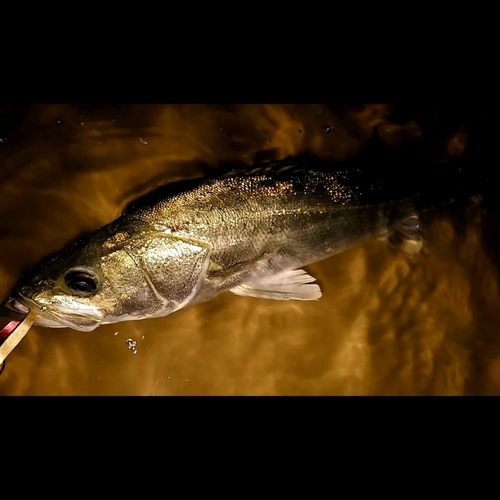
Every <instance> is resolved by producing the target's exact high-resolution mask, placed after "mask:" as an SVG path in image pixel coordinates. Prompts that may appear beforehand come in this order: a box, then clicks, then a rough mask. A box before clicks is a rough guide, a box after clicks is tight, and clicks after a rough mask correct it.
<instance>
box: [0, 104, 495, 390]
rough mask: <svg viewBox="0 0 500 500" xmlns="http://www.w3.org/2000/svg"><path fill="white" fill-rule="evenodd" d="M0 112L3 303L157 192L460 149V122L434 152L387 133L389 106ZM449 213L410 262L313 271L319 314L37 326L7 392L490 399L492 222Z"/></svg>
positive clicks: (282, 308)
mask: <svg viewBox="0 0 500 500" xmlns="http://www.w3.org/2000/svg"><path fill="white" fill-rule="evenodd" d="M2 116H4V118H5V116H9V117H12V116H14V117H15V118H16V119H17V122H16V123H15V124H14V125H12V124H11V126H10V128H8V130H7V129H6V130H5V131H4V130H0V135H1V137H2V138H4V137H5V140H3V141H2V143H1V144H0V162H1V170H0V180H1V185H0V190H1V197H0V233H1V235H2V239H1V245H0V279H1V281H0V284H1V286H0V296H1V298H2V299H3V298H5V297H6V296H7V295H8V293H9V291H10V289H11V287H12V286H13V285H14V284H15V282H16V281H17V278H18V276H19V274H20V273H21V271H23V270H26V269H28V268H31V267H32V266H33V265H34V264H36V262H37V261H38V260H40V259H41V258H42V257H44V256H45V255H47V254H49V253H51V252H54V251H56V250H59V249H60V248H61V247H63V246H64V245H65V244H67V243H68V242H70V241H71V240H73V239H74V238H76V237H78V236H79V235H80V234H82V233H84V232H88V231H92V230H94V229H96V228H97V227H100V226H102V225H103V224H105V223H107V222H109V221H110V220H112V219H114V218H115V217H117V216H118V215H119V213H120V212H121V210H122V209H123V207H124V206H125V204H126V203H128V202H129V201H131V200H132V199H134V198H136V197H137V196H139V195H142V194H144V193H146V192H148V191H150V190H152V189H154V188H155V187H157V186H159V185H161V184H165V183H167V182H171V181H175V180H178V179H183V178H191V177H197V176H200V175H203V174H205V173H207V172H209V171H212V170H214V169H216V168H218V167H219V166H220V165H221V164H232V163H238V164H242V163H243V164H252V163H255V162H258V161H263V160H267V159H273V158H281V157H285V156H288V155H291V154H300V153H314V154H316V155H318V156H321V157H323V158H328V159H332V160H344V159H346V158H348V157H351V156H356V155H358V154H360V152H361V151H362V149H363V147H364V146H366V145H367V144H368V143H369V141H373V139H371V137H372V135H373V132H374V130H375V129H376V130H377V137H378V138H379V141H380V142H381V143H383V144H385V145H386V146H387V148H389V149H392V150H398V149H400V148H404V147H405V145H407V144H409V143H414V144H419V145H420V146H418V147H419V148H420V149H418V150H419V151H424V153H425V154H426V155H428V156H433V155H434V156H436V155H438V156H439V155H441V156H440V159H444V160H447V159H450V158H456V157H460V155H461V154H462V153H463V151H464V147H465V144H466V143H467V140H468V131H467V128H466V127H465V128H464V125H463V124H460V123H457V124H455V125H456V126H454V127H452V126H450V127H449V130H446V126H444V127H443V128H444V129H445V132H446V133H444V132H443V133H442V134H441V135H442V137H440V138H439V137H438V139H439V140H438V139H436V137H437V136H439V134H434V135H433V131H434V130H436V127H437V125H436V126H435V125H433V124H432V123H431V124H430V125H429V123H428V121H427V122H426V121H425V120H421V122H420V123H417V122H416V121H413V120H409V121H408V120H406V121H405V122H403V121H401V122H400V123H396V122H394V121H393V116H394V110H392V111H391V109H390V108H389V107H388V106H382V105H374V106H350V107H349V106H337V107H333V106H330V107H326V106H320V105H307V106H306V105H300V106H284V105H279V106H278V105H245V106H199V105H196V106H186V105H175V106H124V107H117V106H114V107H105V106H103V107H100V108H98V107H88V106H87V107H82V106H81V107H78V106H39V107H31V108H22V109H17V108H15V109H14V108H11V109H8V110H6V111H4V115H1V114H0V118H1V117H2ZM433 127H434V128H433ZM429 131H430V132H429ZM426 137H431V140H430V142H426V140H427V139H426ZM429 144H430V145H429ZM434 159H436V158H434ZM457 210H458V209H449V210H442V211H440V212H439V214H437V215H436V216H435V217H433V218H432V219H429V221H428V222H427V224H425V227H424V236H425V238H426V241H427V244H426V246H425V249H424V250H423V251H422V253H421V254H420V255H419V256H417V257H416V258H413V259H409V258H407V257H406V256H405V255H404V254H402V253H401V252H397V251H394V250H392V249H390V248H388V247H387V246H386V245H385V243H383V242H380V241H373V242H370V243H368V244H366V245H363V246H361V247H358V248H354V249H351V250H349V251H347V252H344V253H343V254H340V255H337V256H335V257H332V258H330V259H327V260H325V261H323V262H320V263H316V264H314V265H312V266H310V267H309V268H308V270H309V271H310V272H311V274H312V275H313V276H315V277H317V278H318V281H319V283H320V284H321V287H322V290H323V297H322V299H321V300H320V301H318V302H312V303H311V302H289V303H288V302H279V301H266V300H260V299H253V298H246V297H238V296H235V295H233V294H230V293H226V294H223V295H221V296H219V297H217V298H216V299H214V300H213V301H211V302H209V303H206V304H201V305H198V306H195V307H191V308H187V309H184V310H181V311H179V312H176V313H175V314H173V315H171V316H168V317H166V318H160V319H153V320H143V321H136V322H129V323H118V324H115V325H107V326H102V327H100V328H99V329H97V330H95V331H94V332H90V333H83V332H76V331H73V330H69V329H44V328H40V327H35V328H32V330H31V331H30V332H29V334H28V335H27V337H26V338H25V339H24V340H23V341H22V342H21V344H20V345H19V346H18V347H17V348H16V349H15V350H14V352H13V353H12V354H11V355H10V357H9V359H8V362H7V368H6V370H5V372H4V373H3V374H2V376H1V377H0V394H3V395H8V394H137V395H139V394H498V393H500V340H499V336H498V335H497V333H498V324H499V319H500V308H499V307H498V306H499V292H498V271H497V267H496V265H495V264H494V262H493V260H492V253H491V248H489V247H488V246H487V245H485V244H484V235H485V234H490V240H492V239H494V237H492V236H491V234H495V228H493V229H492V224H491V220H492V219H493V218H492V217H489V218H488V214H485V213H484V210H483V208H482V207H481V205H479V204H478V203H477V202H474V201H471V202H470V203H469V204H468V206H466V207H465V208H461V209H460V211H459V212H457ZM457 221H459V223H457ZM488 231H489V233H488ZM492 231H493V232H492ZM129 340H132V341H133V342H135V343H136V344H135V345H134V346H133V347H132V352H134V349H135V350H136V354H135V355H131V352H130V351H129V349H130V346H131V345H132V344H131V343H130V342H129Z"/></svg>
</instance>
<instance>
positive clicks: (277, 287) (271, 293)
mask: <svg viewBox="0 0 500 500" xmlns="http://www.w3.org/2000/svg"><path fill="white" fill-rule="evenodd" d="M313 281H315V278H313V277H312V276H311V275H309V274H307V273H306V272H305V271H304V270H303V269H295V270H293V271H284V272H282V273H279V274H274V275H271V276H266V277H264V278H261V279H260V280H257V281H252V282H250V283H245V284H243V285H239V286H237V287H235V288H231V290H230V291H231V292H233V293H234V294H236V295H243V296H246V297H257V298H263V299H274V300H318V299H319V298H320V297H321V289H320V287H319V286H318V285H317V284H316V283H312V282H313Z"/></svg>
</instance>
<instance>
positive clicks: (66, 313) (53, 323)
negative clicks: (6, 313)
mask: <svg viewBox="0 0 500 500" xmlns="http://www.w3.org/2000/svg"><path fill="white" fill-rule="evenodd" d="M3 305H4V307H6V308H7V309H9V310H11V311H13V312H14V313H17V314H23V315H26V314H28V313H29V311H30V310H33V311H34V312H35V313H36V319H35V323H34V324H35V326H44V327H47V328H73V329H74V330H80V331H85V332H89V331H92V330H95V329H96V328H97V327H98V326H99V325H100V324H101V322H102V318H101V317H96V316H93V315H88V314H87V315H83V314H78V313H76V312H74V311H73V310H69V309H66V308H62V307H60V308H59V307H57V306H53V307H51V308H50V310H48V309H47V308H46V307H44V306H39V305H38V304H37V303H36V302H35V301H33V300H31V299H28V298H27V297H24V296H22V295H20V294H19V292H18V293H17V297H10V298H9V299H8V300H7V301H6V302H5V303H4V304H3Z"/></svg>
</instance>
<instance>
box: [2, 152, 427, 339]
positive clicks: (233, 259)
mask: <svg viewBox="0 0 500 500" xmlns="http://www.w3.org/2000/svg"><path fill="white" fill-rule="evenodd" d="M401 179H407V180H406V181H404V180H401V182H400V181H398V182H396V186H397V189H395V190H394V189H392V192H393V194H391V195H390V196H389V195H388V192H389V187H388V185H387V183H386V184H385V185H384V183H383V182H381V181H380V176H378V175H377V174H376V169H375V168H372V169H371V171H369V172H367V169H360V168H347V167H345V166H344V167H342V168H338V167H334V165H332V164H331V163H325V162H320V161H317V160H309V161H305V160H297V159H286V160H281V161H274V162H268V163H265V164H262V165H259V166H257V167H250V168H247V169H239V170H233V171H231V172H228V173H226V174H223V175H221V176H220V177H218V178H204V179H199V180H194V181H183V182H180V183H175V184H171V185H168V186H165V187H162V188H159V189H157V190H156V191H154V192H152V193H150V194H148V195H146V196H145V197H143V198H140V199H139V200H137V201H136V202H133V203H132V204H131V205H130V206H129V207H127V209H126V210H125V211H124V213H123V214H122V215H121V216H120V217H119V218H118V219H116V220H115V221H113V222H111V223H109V224H108V225H106V226H104V227H102V228H101V229H99V230H97V231H96V232H95V233H93V234H92V235H90V236H89V237H87V238H85V239H82V240H80V241H77V242H76V243H74V244H73V245H71V246H70V247H68V248H67V249H65V250H63V251H62V252H60V253H58V254H56V255H55V256H52V257H50V258H48V259H46V260H45V261H44V262H42V263H41V264H40V265H39V266H38V267H37V268H35V269H34V270H33V271H32V272H30V273H28V275H26V276H24V277H22V279H21V281H20V283H19V284H18V285H17V286H16V288H15V290H14V292H13V297H12V298H11V299H10V300H9V302H8V307H10V308H11V309H13V310H15V311H17V312H21V313H26V312H27V311H28V310H31V311H34V312H35V313H36V322H35V324H36V325H40V326H46V327H69V328H73V329H76V330H82V331H91V330H94V329H95V328H97V327H98V326H99V325H102V324H108V323H115V322H120V321H130V320H139V319H145V318H155V317H161V316H166V315H168V314H171V313H173V312H174V311H177V310H179V309H182V308H183V307H185V306H187V305H192V304H197V303H200V302H204V301H208V300H210V299H212V298H213V297H215V296H216V295H218V294H219V293H221V292H224V291H230V292H232V293H234V294H237V295H243V296H251V297H259V298H267V299H277V300H317V299H319V298H320V297H321V290H320V287H319V285H318V284H317V283H314V281H315V279H314V278H313V277H312V276H310V275H309V274H308V273H307V272H306V271H304V270H303V269H302V268H303V267H304V266H307V265H308V264H311V263H313V262H317V261H319V260H322V259H325V258H327V257H330V256H331V255H334V254H336V253H339V252H342V251H344V250H346V249H347V248H349V247H352V246H354V245H357V244H359V243H361V242H363V241H366V240H369V239H374V238H388V239H389V240H391V241H392V242H397V241H402V240H410V241H413V242H417V243H418V242H419V241H421V237H420V228H419V221H418V203H419V201H418V200H419V198H418V197H415V196H414V195H416V194H418V190H417V188H416V186H415V183H414V179H411V177H409V176H408V175H406V176H404V175H403V176H401ZM390 183H392V186H394V179H392V180H390Z"/></svg>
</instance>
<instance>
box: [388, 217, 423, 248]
mask: <svg viewBox="0 0 500 500" xmlns="http://www.w3.org/2000/svg"><path fill="white" fill-rule="evenodd" d="M388 243H389V244H390V245H391V246H392V247H395V248H399V249H401V250H403V252H405V253H406V254H407V255H410V256H413V255H416V254H418V253H419V252H420V250H422V247H423V246H424V239H423V237H422V228H421V225H420V219H419V217H418V215H415V214H413V215H410V216H408V217H406V218H405V219H402V220H400V221H398V222H397V223H396V224H394V226H393V227H391V230H390V234H389V237H388Z"/></svg>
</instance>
